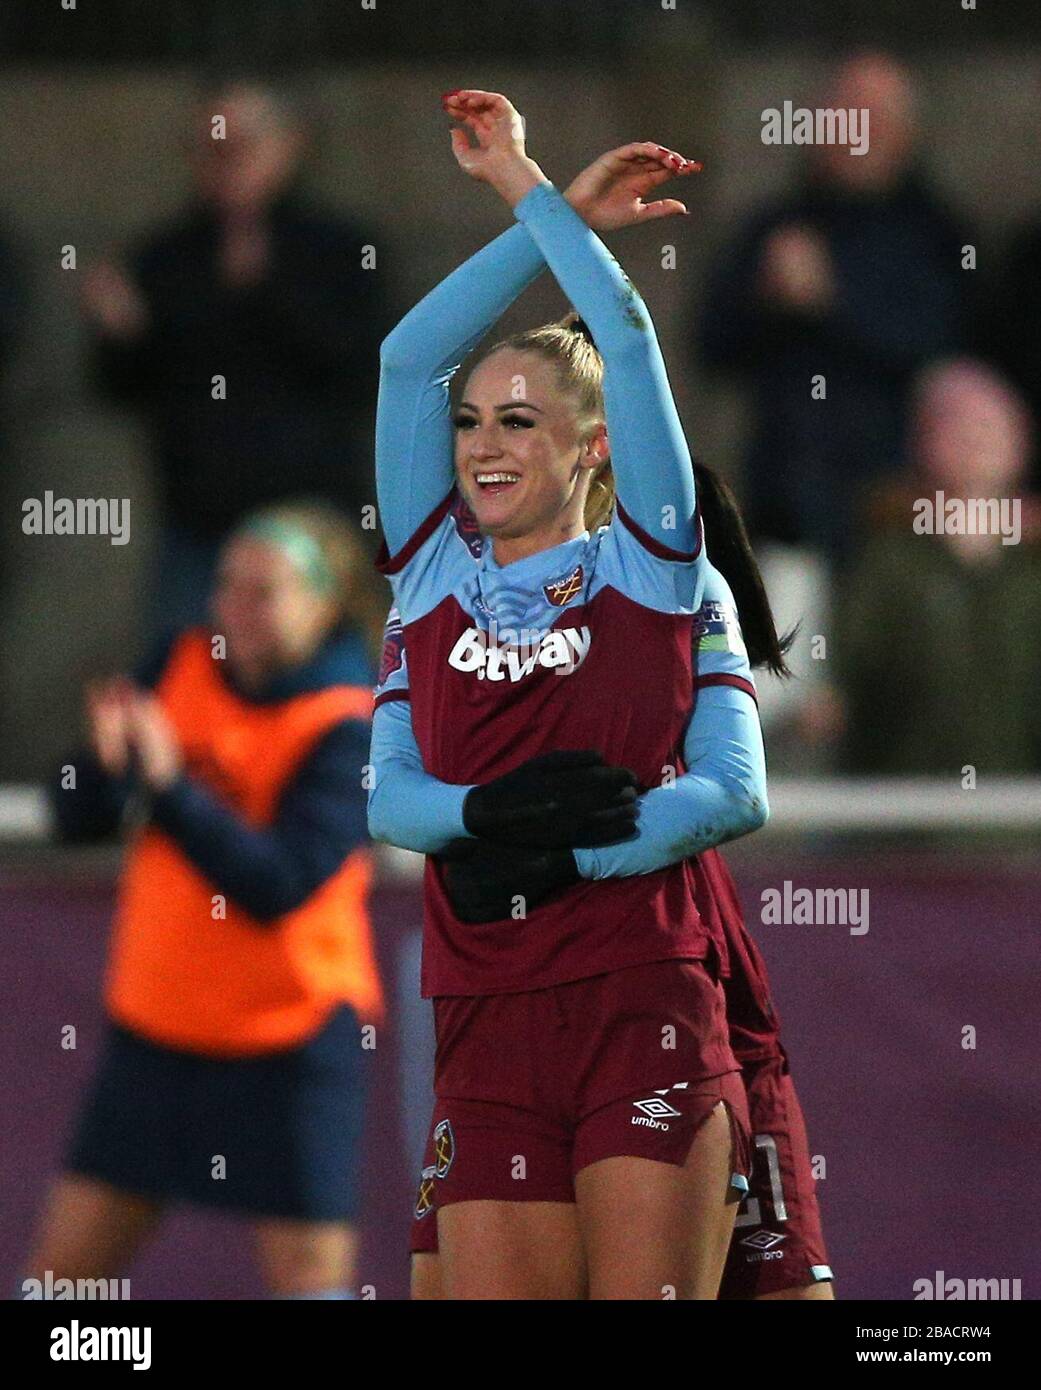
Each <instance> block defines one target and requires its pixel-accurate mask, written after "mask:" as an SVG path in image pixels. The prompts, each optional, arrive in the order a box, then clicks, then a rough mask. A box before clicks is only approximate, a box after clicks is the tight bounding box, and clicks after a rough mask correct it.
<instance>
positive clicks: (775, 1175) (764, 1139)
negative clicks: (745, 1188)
mask: <svg viewBox="0 0 1041 1390" xmlns="http://www.w3.org/2000/svg"><path fill="white" fill-rule="evenodd" d="M755 1150H756V1152H755V1158H754V1160H753V1162H754V1163H759V1162H761V1160H760V1157H759V1153H760V1150H762V1152H763V1153H765V1154H766V1169H767V1172H768V1173H769V1174H770V1205H771V1206H772V1207H773V1209H774V1220H775V1221H787V1220H788V1208H787V1206H786V1205H785V1201H784V1188H783V1187H782V1186H781V1164H780V1160H779V1159H778V1157H777V1145H776V1143H775V1142H774V1138H773V1135H772V1134H757V1135H756V1136H755ZM763 1219H764V1218H763V1215H762V1211H761V1209H760V1202H759V1198H758V1197H753V1196H752V1194H751V1193H749V1194H748V1196H747V1197H746V1198H745V1200H744V1201H743V1202H742V1203H741V1207H740V1209H739V1211H738V1213H737V1221H736V1222H735V1223H734V1224H735V1225H736V1226H759V1225H762V1222H763Z"/></svg>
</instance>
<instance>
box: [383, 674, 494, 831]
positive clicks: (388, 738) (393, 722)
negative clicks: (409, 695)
mask: <svg viewBox="0 0 1041 1390" xmlns="http://www.w3.org/2000/svg"><path fill="white" fill-rule="evenodd" d="M369 761H370V763H371V766H372V787H371V789H370V791H369V834H370V835H371V836H372V838H373V839H374V840H381V841H383V842H384V843H385V844H389V845H398V846H400V848H402V849H414V850H416V851H418V852H419V853H420V854H437V853H438V851H439V850H442V849H444V848H445V846H446V845H447V844H448V842H449V841H450V840H455V839H458V838H459V837H460V836H467V837H468V836H469V834H470V832H469V831H468V830H467V829H466V827H465V826H464V825H463V802H464V801H465V800H466V794H467V792H469V791H470V789H471V788H470V786H465V787H463V786H456V785H455V784H454V783H452V782H442V781H439V780H438V778H436V777H432V776H431V775H430V773H429V772H427V771H426V769H425V768H424V767H423V759H422V757H421V756H420V752H419V746H418V744H417V743H416V736H415V734H414V733H413V731H412V706H411V704H410V702H409V701H408V700H407V699H398V700H391V701H388V702H387V703H385V704H382V705H379V706H378V707H377V709H376V711H375V713H374V714H373V717H372V747H371V751H370V754H369Z"/></svg>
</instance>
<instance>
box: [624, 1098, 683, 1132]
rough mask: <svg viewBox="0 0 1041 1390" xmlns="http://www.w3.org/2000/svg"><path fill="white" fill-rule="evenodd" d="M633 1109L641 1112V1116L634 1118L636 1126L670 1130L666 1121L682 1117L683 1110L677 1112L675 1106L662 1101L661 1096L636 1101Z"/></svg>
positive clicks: (633, 1121)
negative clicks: (678, 1116)
mask: <svg viewBox="0 0 1041 1390" xmlns="http://www.w3.org/2000/svg"><path fill="white" fill-rule="evenodd" d="M633 1108H634V1109H636V1110H639V1111H640V1112H641V1113H640V1114H639V1115H634V1116H633V1117H632V1123H633V1124H634V1125H644V1126H645V1127H646V1128H647V1129H668V1128H669V1126H668V1125H667V1124H666V1123H665V1121H666V1120H667V1119H668V1120H671V1119H674V1118H675V1117H676V1116H677V1115H681V1114H682V1113H683V1112H682V1110H677V1109H676V1108H675V1106H672V1105H670V1104H669V1102H668V1101H667V1100H662V1098H661V1096H660V1095H653V1096H648V1098H647V1099H646V1100H634V1101H633Z"/></svg>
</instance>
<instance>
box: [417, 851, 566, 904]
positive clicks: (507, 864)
mask: <svg viewBox="0 0 1041 1390" xmlns="http://www.w3.org/2000/svg"><path fill="white" fill-rule="evenodd" d="M438 858H439V859H440V860H441V862H442V865H443V877H444V884H445V891H446V892H447V894H448V900H449V902H450V903H451V904H452V910H453V912H454V913H455V915H456V916H457V917H458V918H459V920H460V921H461V922H499V921H502V920H503V919H504V918H507V917H513V915H514V912H515V909H516V908H517V907H518V903H517V899H518V898H522V899H523V900H524V901H523V904H522V906H523V909H524V913H525V914H527V913H528V912H530V911H531V909H532V908H533V907H537V906H538V904H539V903H540V902H542V901H543V900H544V899H546V898H548V897H549V896H550V895H551V894H552V893H558V892H560V890H561V889H562V888H568V887H570V885H571V884H573V883H578V882H579V881H580V879H581V874H580V873H579V872H578V865H577V864H576V863H575V856H574V855H573V854H572V853H571V851H570V850H569V849H520V850H515V849H511V848H508V847H507V846H506V845H496V844H492V843H491V842H490V841H487V840H453V841H452V843H451V844H450V845H447V846H446V847H445V849H444V851H443V852H442V853H441V854H440V855H439V856H438ZM519 920H520V919H519Z"/></svg>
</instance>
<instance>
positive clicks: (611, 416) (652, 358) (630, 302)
mask: <svg viewBox="0 0 1041 1390" xmlns="http://www.w3.org/2000/svg"><path fill="white" fill-rule="evenodd" d="M514 215H515V216H516V218H517V220H518V221H519V222H522V223H523V224H524V226H525V227H527V229H528V231H529V232H530V233H531V236H532V238H533V240H534V241H535V243H536V244H537V246H538V247H539V250H540V251H541V252H542V255H543V257H544V258H545V261H546V264H547V265H548V266H549V268H550V270H551V271H552V272H553V274H554V276H555V277H556V280H557V283H558V284H559V286H560V288H561V289H562V290H563V292H564V294H566V295H567V297H568V299H570V301H571V303H572V304H573V305H574V307H575V309H576V310H577V311H578V313H579V314H580V315H581V316H582V318H583V319H585V321H586V323H587V324H588V325H589V329H590V331H591V333H592V335H593V338H594V341H595V342H596V345H597V348H598V350H599V352H600V355H601V357H602V358H603V361H604V406H605V413H606V416H607V433H608V438H609V441H610V445H611V463H612V467H613V469H614V475H615V487H616V489H617V492H618V499H619V501H620V503H621V504H622V506H623V508H624V509H625V511H626V513H627V514H628V515H629V516H630V517H631V518H632V520H633V521H635V522H636V524H637V525H638V526H639V527H640V528H642V530H643V531H645V532H646V533H647V534H648V536H649V537H650V538H651V540H652V541H653V542H656V543H657V544H658V545H660V546H664V547H666V548H667V549H668V550H669V551H670V552H674V553H675V552H682V554H683V556H684V558H689V557H691V554H692V552H694V551H696V550H697V548H698V536H697V523H696V520H695V514H694V502H695V498H694V470H693V467H692V465H691V458H690V450H689V449H688V447H687V441H686V439H685V438H684V434H683V428H682V426H681V424H680V419H679V415H678V413H677V411H676V405H675V402H674V401H673V398H672V391H671V390H670V388H669V378H668V374H667V372H666V370H665V360H664V358H663V357H662V353H661V348H660V347H659V346H658V339H657V337H656V336H655V332H654V325H653V324H652V322H651V318H650V314H649V313H648V311H647V306H646V304H645V303H644V302H643V299H642V298H641V297H640V294H639V292H638V291H637V289H636V287H635V286H634V285H633V284H632V282H631V281H630V280H629V278H628V276H627V275H626V274H625V271H624V270H623V269H622V268H621V266H620V265H619V264H618V262H617V261H616V260H615V258H614V257H613V256H612V255H611V253H610V252H609V251H608V249H607V247H606V246H605V245H604V244H603V242H602V241H601V240H600V238H599V237H598V236H597V235H596V233H595V232H593V231H591V230H590V228H589V227H587V226H586V224H585V223H584V222H583V221H582V219H581V218H580V217H579V216H578V214H577V213H576V212H575V210H574V209H573V208H572V207H571V205H570V204H569V203H568V202H567V201H566V200H565V198H564V197H563V196H562V194H561V193H560V192H559V191H558V190H557V189H556V188H555V187H554V186H553V185H552V184H538V185H536V187H535V188H533V189H531V190H530V191H529V192H528V193H526V194H525V195H524V197H523V198H522V199H521V200H520V202H519V203H518V204H517V205H516V207H515V208H514Z"/></svg>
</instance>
